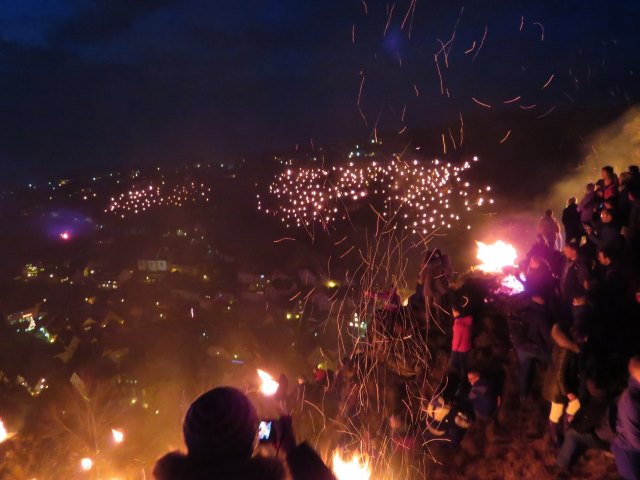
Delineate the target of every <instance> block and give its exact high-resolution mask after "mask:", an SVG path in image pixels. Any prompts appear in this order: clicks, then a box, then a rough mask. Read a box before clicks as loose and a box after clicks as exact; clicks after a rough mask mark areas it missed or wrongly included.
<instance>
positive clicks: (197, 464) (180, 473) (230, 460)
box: [153, 387, 287, 480]
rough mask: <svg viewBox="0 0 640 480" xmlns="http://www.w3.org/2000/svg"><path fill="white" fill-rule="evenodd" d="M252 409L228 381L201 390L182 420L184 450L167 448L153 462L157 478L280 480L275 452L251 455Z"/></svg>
mask: <svg viewBox="0 0 640 480" xmlns="http://www.w3.org/2000/svg"><path fill="white" fill-rule="evenodd" d="M257 431H258V415H257V414H256V410H255V408H254V407H253V405H252V404H251V402H250V400H249V399H248V398H247V396H246V395H245V394H244V393H242V392H241V391H240V390H237V389H235V388H232V387H218V388H214V389H213V390H209V391H208V392H206V393H204V394H202V395H201V396H200V397H198V398H197V399H196V400H195V401H194V402H193V403H192V404H191V406H190V407H189V410H188V411H187V414H186V416H185V419H184V424H183V434H184V442H185V445H186V446H187V454H186V455H185V454H183V453H180V452H171V453H169V454H167V455H165V456H164V457H162V458H161V459H160V460H158V462H157V463H156V465H155V467H154V469H153V474H154V477H155V478H156V479H157V480H205V479H213V478H215V479H218V480H231V479H233V480H257V479H261V480H284V479H286V478H287V475H286V468H285V466H284V464H283V463H282V462H280V461H279V460H278V459H275V458H266V457H260V456H253V453H254V447H255V444H256V440H257Z"/></svg>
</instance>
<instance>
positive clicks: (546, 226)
mask: <svg viewBox="0 0 640 480" xmlns="http://www.w3.org/2000/svg"><path fill="white" fill-rule="evenodd" d="M538 233H539V234H540V235H542V236H544V238H545V240H546V241H547V245H549V246H550V247H551V248H553V249H554V250H559V249H560V241H559V240H560V224H559V223H558V220H556V217H554V216H553V212H552V211H551V210H547V211H545V212H544V216H543V217H542V218H541V219H540V221H539V222H538Z"/></svg>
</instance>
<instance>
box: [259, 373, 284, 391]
mask: <svg viewBox="0 0 640 480" xmlns="http://www.w3.org/2000/svg"><path fill="white" fill-rule="evenodd" d="M258 376H259V377H260V380H262V385H261V386H260V391H261V392H262V394H263V395H266V396H268V397H270V396H271V395H275V393H276V392H277V391H278V388H279V387H280V384H279V383H278V382H276V381H275V380H274V379H273V377H272V376H271V375H269V374H268V373H267V372H265V371H264V370H260V369H258Z"/></svg>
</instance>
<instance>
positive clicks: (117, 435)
mask: <svg viewBox="0 0 640 480" xmlns="http://www.w3.org/2000/svg"><path fill="white" fill-rule="evenodd" d="M111 435H113V441H114V442H116V443H122V441H123V440H124V433H123V432H122V431H121V430H116V429H115V428H112V429H111Z"/></svg>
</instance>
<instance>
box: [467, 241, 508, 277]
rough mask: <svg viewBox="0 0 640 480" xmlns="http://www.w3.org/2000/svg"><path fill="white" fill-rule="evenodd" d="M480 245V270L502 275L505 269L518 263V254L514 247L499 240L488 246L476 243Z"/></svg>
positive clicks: (478, 257)
mask: <svg viewBox="0 0 640 480" xmlns="http://www.w3.org/2000/svg"><path fill="white" fill-rule="evenodd" d="M476 244H477V245H478V253H477V255H476V257H477V259H478V260H480V262H482V263H481V264H480V265H478V267H477V268H478V269H480V270H482V271H483V272H488V273H502V270H503V269H504V267H511V266H513V265H514V264H515V263H516V258H517V257H518V254H517V252H516V249H515V247H514V246H513V245H510V244H508V243H505V242H503V241H502V240H498V241H497V242H494V243H491V244H487V243H483V242H476Z"/></svg>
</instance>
